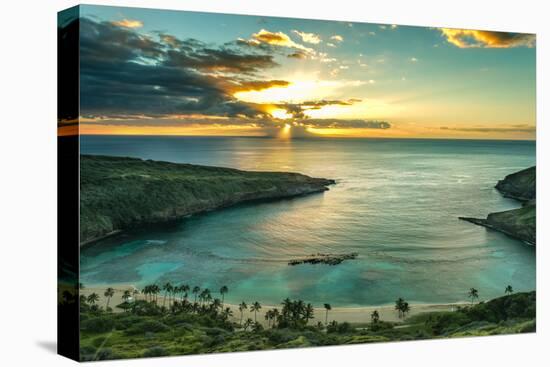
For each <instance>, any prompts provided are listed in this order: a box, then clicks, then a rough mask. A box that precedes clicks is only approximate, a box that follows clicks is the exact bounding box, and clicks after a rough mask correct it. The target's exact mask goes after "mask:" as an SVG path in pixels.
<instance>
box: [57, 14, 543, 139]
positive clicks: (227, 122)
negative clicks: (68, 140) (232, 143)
mask: <svg viewBox="0 0 550 367" xmlns="http://www.w3.org/2000/svg"><path fill="white" fill-rule="evenodd" d="M60 23H61V25H63V19H62V17H61V18H60ZM535 58H536V45H535V35H532V34H517V33H503V32H493V31H472V30H463V29H447V28H433V27H410V26H402V25H391V24H370V23H348V22H337V21H324V20H305V19H291V18H274V17H260V16H241V15H226V14H213V13H197V12H183V11H169V10H153V9H138V8H121V7H103V6H81V7H80V82H81V86H80V118H79V120H80V132H81V133H83V134H147V135H230V136H272V137H277V138H292V137H326V138H330V137H389V138H392V137H394V138H472V139H535V135H536V131H535V120H536V105H535V102H536V96H535V90H536V88H535V82H536V76H535V69H536V68H535Z"/></svg>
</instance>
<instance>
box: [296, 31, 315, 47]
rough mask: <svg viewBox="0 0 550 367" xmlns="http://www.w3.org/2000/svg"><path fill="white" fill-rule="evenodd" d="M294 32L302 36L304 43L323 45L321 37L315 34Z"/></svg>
mask: <svg viewBox="0 0 550 367" xmlns="http://www.w3.org/2000/svg"><path fill="white" fill-rule="evenodd" d="M292 32H293V33H296V34H297V35H298V36H300V38H301V39H302V41H303V42H306V43H312V44H314V45H317V44H319V43H321V37H320V36H319V35H317V34H315V33H306V32H300V31H297V30H293V31H292Z"/></svg>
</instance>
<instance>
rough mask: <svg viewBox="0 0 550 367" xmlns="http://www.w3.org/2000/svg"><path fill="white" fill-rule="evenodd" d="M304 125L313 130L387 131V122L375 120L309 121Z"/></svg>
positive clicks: (388, 125) (389, 126)
mask: <svg viewBox="0 0 550 367" xmlns="http://www.w3.org/2000/svg"><path fill="white" fill-rule="evenodd" d="M304 124H305V125H306V126H309V127H313V128H340V129H389V128H391V124H390V123H389V122H387V121H377V120H344V119H310V120H307V121H304Z"/></svg>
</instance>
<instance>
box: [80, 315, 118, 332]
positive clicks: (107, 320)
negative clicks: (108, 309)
mask: <svg viewBox="0 0 550 367" xmlns="http://www.w3.org/2000/svg"><path fill="white" fill-rule="evenodd" d="M113 328H114V321H113V319H112V318H111V317H109V316H99V317H93V318H89V319H87V320H84V321H83V322H81V323H80V329H81V330H85V331H88V332H91V333H104V332H106V331H111V330H113Z"/></svg>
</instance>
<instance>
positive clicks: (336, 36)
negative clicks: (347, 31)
mask: <svg viewBox="0 0 550 367" xmlns="http://www.w3.org/2000/svg"><path fill="white" fill-rule="evenodd" d="M330 39H331V40H333V41H336V42H342V41H343V40H344V37H342V36H340V35H338V34H335V35H334V36H332V37H330Z"/></svg>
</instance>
